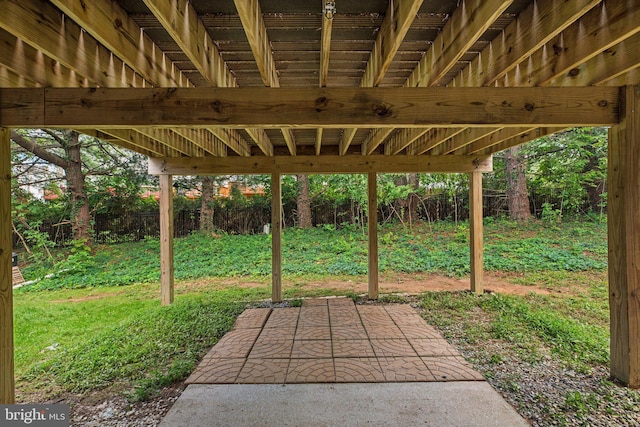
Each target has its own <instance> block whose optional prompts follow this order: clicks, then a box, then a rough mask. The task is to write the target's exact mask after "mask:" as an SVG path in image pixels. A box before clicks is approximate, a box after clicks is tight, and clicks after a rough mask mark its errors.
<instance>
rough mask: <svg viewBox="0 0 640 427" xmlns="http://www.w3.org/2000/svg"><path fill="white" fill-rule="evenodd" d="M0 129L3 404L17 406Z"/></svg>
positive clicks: (4, 144)
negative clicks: (15, 404) (15, 403)
mask: <svg viewBox="0 0 640 427" xmlns="http://www.w3.org/2000/svg"><path fill="white" fill-rule="evenodd" d="M10 135H11V133H10V131H9V129H4V128H0V404H3V405H4V404H9V403H14V401H15V392H14V387H15V383H14V377H13V375H14V373H13V288H12V276H11V251H12V246H11V146H10Z"/></svg>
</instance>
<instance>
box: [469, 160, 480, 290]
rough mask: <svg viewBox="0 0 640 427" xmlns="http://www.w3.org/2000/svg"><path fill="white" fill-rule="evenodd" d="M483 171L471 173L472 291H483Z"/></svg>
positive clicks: (470, 236)
mask: <svg viewBox="0 0 640 427" xmlns="http://www.w3.org/2000/svg"><path fill="white" fill-rule="evenodd" d="M482 236H483V234H482V172H471V173H470V174H469V249H470V266H471V277H470V283H471V292H475V293H476V294H482V292H483V284H482V279H483V274H484V270H483V269H484V267H483V242H482Z"/></svg>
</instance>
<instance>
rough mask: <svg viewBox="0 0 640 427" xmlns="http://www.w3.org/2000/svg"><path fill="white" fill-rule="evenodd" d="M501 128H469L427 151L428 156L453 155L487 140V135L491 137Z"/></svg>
mask: <svg viewBox="0 0 640 427" xmlns="http://www.w3.org/2000/svg"><path fill="white" fill-rule="evenodd" d="M499 130H500V128H469V129H465V130H463V131H462V132H460V133H457V134H455V135H453V136H452V137H451V138H449V139H447V140H446V141H444V142H443V143H442V144H439V145H437V146H436V147H434V148H433V149H431V150H429V151H427V154H430V155H433V156H441V155H444V154H451V153H453V152H454V151H456V150H458V149H460V148H463V147H466V146H467V145H469V144H471V143H472V142H475V141H477V140H479V139H481V138H485V137H486V136H487V135H491V134H492V133H495V132H497V131H499Z"/></svg>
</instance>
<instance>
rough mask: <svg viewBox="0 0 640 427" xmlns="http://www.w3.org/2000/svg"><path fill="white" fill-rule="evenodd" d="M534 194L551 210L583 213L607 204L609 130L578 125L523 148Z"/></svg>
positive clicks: (560, 213) (559, 212)
mask: <svg viewBox="0 0 640 427" xmlns="http://www.w3.org/2000/svg"><path fill="white" fill-rule="evenodd" d="M522 151H523V153H524V155H525V156H526V158H527V168H528V171H527V175H528V179H529V185H530V189H531V192H532V194H534V195H535V196H536V197H537V198H540V199H542V201H543V204H546V205H545V206H547V209H553V210H554V211H557V212H558V214H559V215H562V214H563V213H564V212H570V213H573V214H579V213H581V212H587V211H600V212H601V213H602V210H603V208H604V206H605V204H606V201H605V199H606V176H607V130H606V129H605V128H595V127H586V128H575V129H570V130H567V131H565V132H560V133H557V134H554V135H550V136H546V137H543V138H540V139H538V140H536V141H533V142H531V143H529V144H527V145H525V146H523V149H522Z"/></svg>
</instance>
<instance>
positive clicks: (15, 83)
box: [0, 65, 40, 87]
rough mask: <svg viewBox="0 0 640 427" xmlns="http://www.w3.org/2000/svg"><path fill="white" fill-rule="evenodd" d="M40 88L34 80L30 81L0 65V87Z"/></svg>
mask: <svg viewBox="0 0 640 427" xmlns="http://www.w3.org/2000/svg"><path fill="white" fill-rule="evenodd" d="M38 86H40V85H39V84H37V83H36V82H34V81H33V80H30V79H28V78H26V77H25V76H23V75H22V74H18V73H16V72H15V71H13V70H11V69H9V68H7V67H5V66H4V65H0V87H38Z"/></svg>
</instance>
